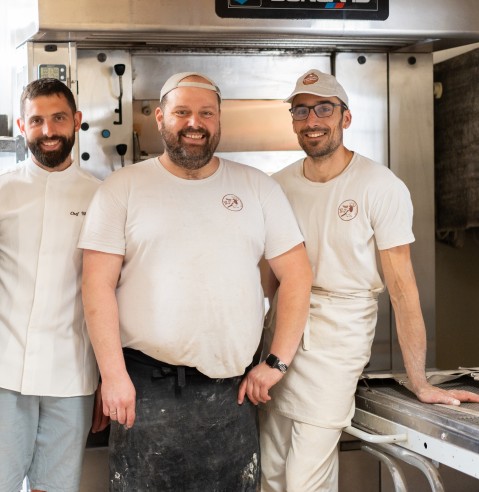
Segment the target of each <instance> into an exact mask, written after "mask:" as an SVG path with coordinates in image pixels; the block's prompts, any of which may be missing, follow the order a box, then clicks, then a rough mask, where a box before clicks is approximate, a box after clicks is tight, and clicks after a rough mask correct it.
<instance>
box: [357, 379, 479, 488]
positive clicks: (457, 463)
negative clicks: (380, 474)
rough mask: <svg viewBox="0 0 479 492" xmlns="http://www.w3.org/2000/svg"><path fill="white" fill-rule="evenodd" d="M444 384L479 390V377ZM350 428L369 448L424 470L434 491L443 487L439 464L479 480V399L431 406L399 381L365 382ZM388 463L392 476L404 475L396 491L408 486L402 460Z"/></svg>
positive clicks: (375, 380) (385, 460)
mask: <svg viewBox="0 0 479 492" xmlns="http://www.w3.org/2000/svg"><path fill="white" fill-rule="evenodd" d="M439 386H440V387H441V388H444V389H462V390H468V391H472V392H474V393H477V394H479V381H477V380H474V379H473V377H471V376H470V375H465V376H461V377H459V378H458V379H455V380H453V381H449V382H446V383H442V384H440V385H439ZM362 431H365V432H366V434H363V433H362ZM347 432H349V433H353V435H356V436H357V437H360V438H361V439H362V440H363V442H364V443H365V445H364V448H363V449H365V450H366V451H369V452H372V453H373V454H377V453H379V454H382V457H383V459H382V461H383V462H384V463H386V464H388V463H387V462H388V461H389V460H390V458H391V457H392V458H393V461H394V460H396V459H398V460H400V461H406V462H408V463H410V464H413V465H414V466H416V467H418V468H420V469H421V470H422V471H423V472H424V473H425V474H426V476H427V477H428V480H429V483H430V485H431V488H432V490H435V491H441V490H444V489H443V487H442V485H441V478H440V476H439V473H438V472H437V470H436V467H435V465H436V464H437V463H442V464H444V465H446V466H449V467H451V468H454V469H456V470H458V471H461V472H463V473H466V474H468V475H471V476H472V477H475V478H479V404H478V403H463V404H461V406H459V407H455V406H448V405H428V404H424V403H421V402H419V401H418V400H417V398H416V397H415V396H414V395H413V394H412V393H411V392H410V391H408V390H407V389H406V388H405V387H404V386H402V385H401V384H399V383H398V382H396V381H395V380H394V379H373V380H362V381H361V382H360V383H359V385H358V389H357V393H356V413H355V415H354V418H353V423H352V427H350V428H349V429H347ZM386 435H389V436H390V437H389V438H388V437H385V436H386ZM378 458H379V459H381V457H380V456H378ZM389 465H390V463H389ZM389 465H388V467H389V469H390V471H391V473H392V475H393V477H394V475H395V474H396V475H399V476H398V477H396V478H397V482H396V490H397V491H399V490H407V488H403V487H405V486H404V485H403V484H401V481H402V478H401V476H400V475H401V472H400V469H399V468H400V467H398V466H397V463H395V464H393V465H391V466H389ZM395 481H396V480H395ZM478 488H479V482H478Z"/></svg>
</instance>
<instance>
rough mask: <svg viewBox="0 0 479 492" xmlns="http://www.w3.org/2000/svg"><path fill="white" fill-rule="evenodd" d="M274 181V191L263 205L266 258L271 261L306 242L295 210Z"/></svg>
mask: <svg viewBox="0 0 479 492" xmlns="http://www.w3.org/2000/svg"><path fill="white" fill-rule="evenodd" d="M271 181H272V183H273V184H272V189H271V192H270V194H269V195H268V197H267V199H266V200H265V202H264V204H263V213H264V218H265V231H266V235H265V254H264V256H265V258H266V259H267V260H270V259H271V258H275V257H276V256H279V255H282V254H283V253H286V252H287V251H289V250H290V249H292V248H294V247H295V246H296V245H298V244H300V243H302V242H303V241H304V238H303V235H302V234H301V231H300V229H299V226H298V223H297V221H296V218H295V217H294V213H293V210H292V208H291V205H290V204H289V201H288V199H287V198H286V195H285V194H284V192H283V190H282V189H281V186H280V185H279V184H278V183H276V182H275V181H274V180H271Z"/></svg>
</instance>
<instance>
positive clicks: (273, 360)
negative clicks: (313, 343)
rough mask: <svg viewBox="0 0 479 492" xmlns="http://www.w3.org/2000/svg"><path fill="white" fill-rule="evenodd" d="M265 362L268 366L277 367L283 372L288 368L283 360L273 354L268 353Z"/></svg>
mask: <svg viewBox="0 0 479 492" xmlns="http://www.w3.org/2000/svg"><path fill="white" fill-rule="evenodd" d="M265 362H266V364H267V365H268V366H269V367H271V368H273V369H278V370H279V371H281V372H282V373H283V374H286V371H287V370H288V366H287V365H286V364H285V363H284V362H281V361H280V360H279V359H278V357H276V355H274V354H269V355H268V357H266V359H265Z"/></svg>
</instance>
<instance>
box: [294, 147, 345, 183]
mask: <svg viewBox="0 0 479 492" xmlns="http://www.w3.org/2000/svg"><path fill="white" fill-rule="evenodd" d="M352 158H353V152H351V151H350V150H348V149H347V148H346V147H344V146H341V147H340V148H338V149H337V150H336V151H335V152H334V153H333V154H331V155H328V156H325V157H311V156H308V157H306V159H305V160H304V162H303V174H304V177H305V178H306V179H309V180H310V181H314V182H316V183H326V182H328V181H330V180H332V179H333V178H335V177H336V176H339V175H340V174H341V173H342V172H343V171H344V170H345V169H346V168H347V167H348V165H349V163H350V162H351V159H352Z"/></svg>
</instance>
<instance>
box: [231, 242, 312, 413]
mask: <svg viewBox="0 0 479 492" xmlns="http://www.w3.org/2000/svg"><path fill="white" fill-rule="evenodd" d="M268 263H269V265H270V267H271V270H272V271H273V273H274V275H275V276H276V278H277V279H278V281H279V291H278V301H277V312H276V329H275V333H274V337H273V341H272V344H271V349H270V350H271V353H272V354H274V355H276V356H277V357H278V358H279V359H280V360H281V361H283V362H284V363H285V364H288V365H289V364H290V363H291V361H292V360H293V357H294V354H295V353H296V350H297V348H298V345H299V342H300V340H301V336H302V334H303V331H304V327H305V325H306V320H307V316H308V312H309V299H310V293H311V283H312V272H311V267H310V265H309V260H308V256H307V254H306V249H305V248H304V245H303V244H298V245H297V246H295V247H294V248H292V249H290V250H289V251H287V252H286V253H284V254H282V255H280V256H277V257H276V258H272V259H271V260H268ZM282 377H283V374H282V373H281V372H280V371H279V370H278V369H273V368H271V367H269V366H268V365H266V364H265V363H264V362H262V363H261V364H258V365H257V366H256V367H254V368H253V369H251V371H249V373H248V374H247V375H246V377H245V378H244V379H243V381H242V382H241V385H240V388H239V392H238V403H240V404H241V403H243V401H244V396H245V394H246V395H248V398H249V399H250V401H251V402H252V403H254V404H255V405H257V404H258V403H260V402H261V403H265V402H266V401H268V400H270V399H271V397H270V396H269V394H268V391H269V389H270V388H271V387H272V386H273V385H274V384H276V383H277V382H278V381H279V380H280V379H281V378H282Z"/></svg>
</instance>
